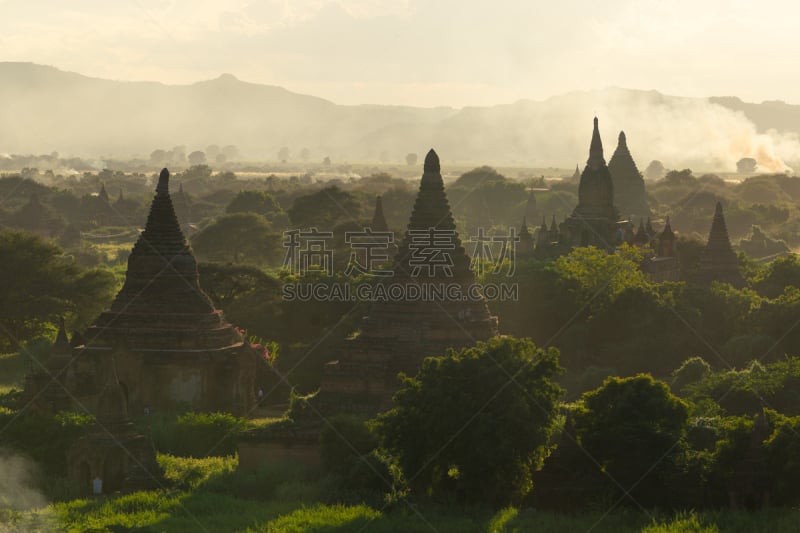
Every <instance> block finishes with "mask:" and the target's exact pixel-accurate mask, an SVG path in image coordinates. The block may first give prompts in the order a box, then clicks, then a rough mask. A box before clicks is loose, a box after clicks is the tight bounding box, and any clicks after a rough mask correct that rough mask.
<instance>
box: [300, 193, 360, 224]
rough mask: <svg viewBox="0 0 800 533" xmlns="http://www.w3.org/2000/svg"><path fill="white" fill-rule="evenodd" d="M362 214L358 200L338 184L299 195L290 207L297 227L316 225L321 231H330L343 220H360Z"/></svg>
mask: <svg viewBox="0 0 800 533" xmlns="http://www.w3.org/2000/svg"><path fill="white" fill-rule="evenodd" d="M360 216H361V204H359V202H358V200H356V198H355V197H354V196H353V195H352V194H350V193H349V192H346V191H343V190H341V189H340V188H339V187H336V186H333V187H326V188H324V189H321V190H319V191H317V192H314V193H311V194H307V195H305V196H299V197H297V198H295V200H294V203H293V204H292V207H291V208H289V219H290V220H291V221H292V224H294V225H295V226H296V227H298V228H310V227H316V228H318V229H320V231H330V230H332V229H333V228H334V226H336V225H338V224H340V223H342V222H352V221H354V220H359V219H360Z"/></svg>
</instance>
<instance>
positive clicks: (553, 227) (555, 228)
mask: <svg viewBox="0 0 800 533" xmlns="http://www.w3.org/2000/svg"><path fill="white" fill-rule="evenodd" d="M550 231H558V226H557V225H556V216H555V215H553V219H552V220H551V221H550Z"/></svg>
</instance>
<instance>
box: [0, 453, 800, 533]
mask: <svg viewBox="0 0 800 533" xmlns="http://www.w3.org/2000/svg"><path fill="white" fill-rule="evenodd" d="M159 462H160V464H161V465H162V466H163V467H164V469H165V473H166V477H167V480H168V482H169V484H170V487H169V488H164V489H159V490H152V491H142V492H135V493H132V494H124V495H113V496H107V497H100V498H76V499H72V500H68V501H64V502H57V503H51V504H49V505H47V506H46V507H42V508H39V509H34V510H27V511H2V510H1V509H2V505H1V504H0V531H6V530H8V531H19V530H22V531H76V532H77V531H98V532H99V531H141V532H145V531H147V532H157V531H167V532H184V531H185V532H198V531H199V532H204V531H208V532H215V533H216V532H225V531H248V532H264V531H268V532H304V531H314V532H339V531H342V532H360V531H376V532H395V531H400V532H431V531H437V532H442V533H451V532H452V533H456V532H458V533H461V532H512V531H518V532H525V531H536V532H561V531H566V532H573V531H595V532H615V533H616V532H623V533H624V532H647V533H668V532H675V533H688V532H704V533H706V532H728V531H732V532H742V533H744V532H748V533H750V532H760V531H763V532H768V531H769V532H776V531H778V532H780V531H787V532H788V531H797V530H798V524H800V511H798V510H778V509H775V510H764V511H760V512H757V513H747V512H731V511H717V512H686V513H680V514H678V515H673V516H670V515H663V514H655V513H654V514H649V515H648V514H645V513H644V512H633V511H625V510H616V511H614V512H612V513H609V514H605V513H604V512H603V511H601V510H597V511H593V512H587V513H581V514H576V515H563V514H562V515H559V514H553V513H549V512H539V511H536V510H534V509H516V508H506V509H503V510H500V511H494V510H490V509H486V508H475V507H470V508H461V507H454V506H436V505H430V504H428V505H421V506H417V505H412V504H410V503H406V502H395V503H393V504H392V505H388V506H387V505H383V504H380V503H377V504H376V503H373V504H372V505H367V504H364V503H359V502H356V501H352V502H350V503H337V499H339V500H340V501H341V500H347V499H348V497H347V496H346V495H342V494H341V493H339V492H337V489H336V484H335V482H334V480H332V479H331V478H329V477H327V476H320V475H319V473H315V472H310V471H308V470H305V469H303V468H302V467H299V466H294V465H280V466H276V467H272V468H269V469H264V470H261V471H259V472H255V473H251V472H238V471H237V470H236V466H237V461H236V458H235V457H210V458H206V459H189V458H181V457H173V456H169V455H160V456H159Z"/></svg>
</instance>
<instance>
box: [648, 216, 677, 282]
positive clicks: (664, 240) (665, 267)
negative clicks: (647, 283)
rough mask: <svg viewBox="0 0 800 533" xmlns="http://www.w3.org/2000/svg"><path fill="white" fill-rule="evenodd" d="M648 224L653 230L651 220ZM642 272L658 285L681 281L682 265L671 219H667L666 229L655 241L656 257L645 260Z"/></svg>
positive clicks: (652, 256)
mask: <svg viewBox="0 0 800 533" xmlns="http://www.w3.org/2000/svg"><path fill="white" fill-rule="evenodd" d="M647 223H648V224H647V225H648V226H649V227H650V228H652V225H651V223H650V220H649V219H648V221H647ZM645 231H646V228H645ZM642 271H644V273H645V274H647V275H648V276H649V277H650V279H651V280H652V281H654V282H656V283H661V282H664V281H679V280H680V275H681V265H680V261H679V260H678V253H677V248H676V242H675V233H674V232H673V231H672V226H671V225H670V223H669V217H667V221H666V223H665V224H664V229H663V230H662V231H661V234H660V235H659V236H658V238H657V239H656V241H655V255H650V256H648V257H645V258H644V260H643V261H642Z"/></svg>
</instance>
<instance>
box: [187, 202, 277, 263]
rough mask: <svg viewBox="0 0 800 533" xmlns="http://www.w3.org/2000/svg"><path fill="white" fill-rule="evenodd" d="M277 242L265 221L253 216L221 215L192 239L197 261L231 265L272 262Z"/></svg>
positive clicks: (274, 259) (269, 225)
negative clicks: (227, 262) (229, 262)
mask: <svg viewBox="0 0 800 533" xmlns="http://www.w3.org/2000/svg"><path fill="white" fill-rule="evenodd" d="M280 243H281V239H280V235H277V234H275V233H273V232H272V226H271V224H270V223H269V221H267V219H265V218H264V217H263V216H261V215H257V214H255V213H233V214H231V215H223V216H221V217H219V218H218V219H216V220H215V221H213V222H212V223H210V224H209V225H207V226H206V227H204V228H203V229H201V230H200V231H198V232H197V233H196V234H195V235H194V237H192V247H193V248H194V250H195V252H196V253H197V256H198V257H199V258H201V259H204V260H210V261H231V262H233V263H242V262H247V263H259V262H269V261H272V262H275V261H277V260H279V259H280Z"/></svg>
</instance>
